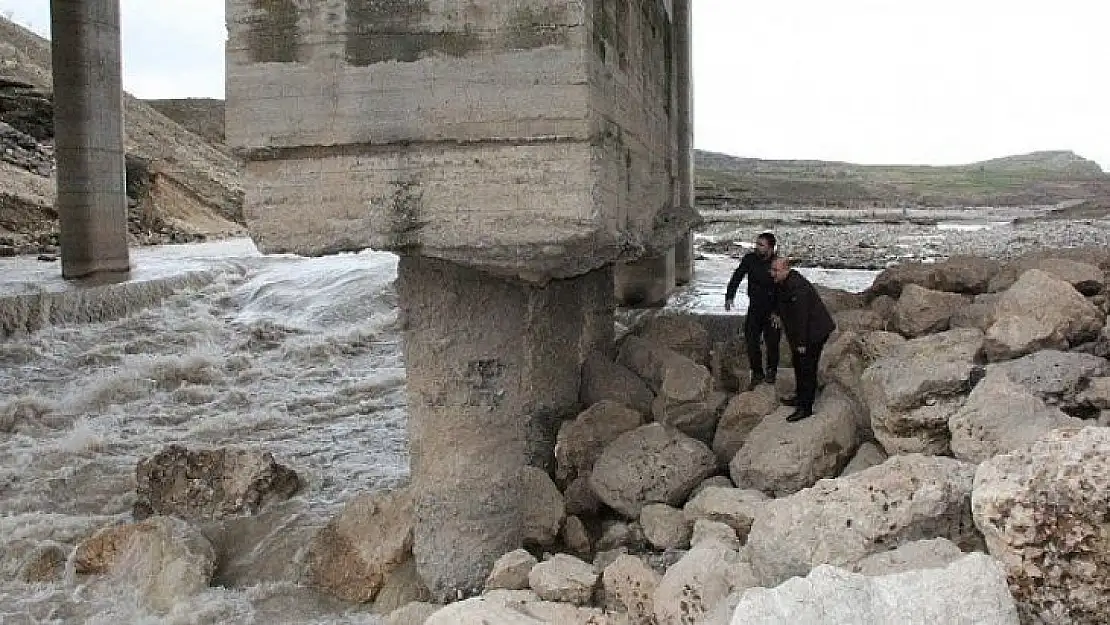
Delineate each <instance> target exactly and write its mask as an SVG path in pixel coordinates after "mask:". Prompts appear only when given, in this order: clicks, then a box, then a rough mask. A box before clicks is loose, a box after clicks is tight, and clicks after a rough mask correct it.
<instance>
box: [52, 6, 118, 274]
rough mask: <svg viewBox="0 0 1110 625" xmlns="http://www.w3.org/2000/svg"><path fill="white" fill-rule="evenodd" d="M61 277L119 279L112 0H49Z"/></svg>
mask: <svg viewBox="0 0 1110 625" xmlns="http://www.w3.org/2000/svg"><path fill="white" fill-rule="evenodd" d="M50 29H51V56H52V65H53V74H54V150H55V158H56V160H57V167H58V196H57V204H56V205H57V210H58V217H59V221H60V222H61V237H60V244H61V245H60V247H61V257H62V276H63V277H65V278H71V279H83V280H88V281H96V282H100V281H114V280H119V279H123V278H126V277H127V275H128V271H129V270H130V261H129V259H128V250H127V192H126V181H125V179H124V176H125V174H124V151H123V82H122V75H121V57H120V9H119V0H50Z"/></svg>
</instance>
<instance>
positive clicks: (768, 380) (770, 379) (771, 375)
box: [763, 371, 778, 384]
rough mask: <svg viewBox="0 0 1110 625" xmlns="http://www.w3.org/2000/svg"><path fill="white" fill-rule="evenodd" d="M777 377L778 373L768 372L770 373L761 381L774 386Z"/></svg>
mask: <svg viewBox="0 0 1110 625" xmlns="http://www.w3.org/2000/svg"><path fill="white" fill-rule="evenodd" d="M777 377H778V373H776V372H774V371H772V372H770V373H768V374H767V377H766V378H763V381H764V382H766V383H768V384H774V383H775V379H776V378H777Z"/></svg>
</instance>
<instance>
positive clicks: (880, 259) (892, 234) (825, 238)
mask: <svg viewBox="0 0 1110 625" xmlns="http://www.w3.org/2000/svg"><path fill="white" fill-rule="evenodd" d="M914 213H915V214H914V215H913V216H910V217H907V218H897V217H895V216H889V217H887V218H885V220H883V221H878V220H875V219H865V218H861V217H858V216H853V217H852V218H830V217H828V216H827V215H826V214H819V215H812V214H811V213H808V212H806V211H780V212H777V213H774V214H768V215H766V216H761V217H762V218H760V217H747V216H740V215H735V214H734V216H733V217H731V218H728V219H723V218H719V217H718V218H715V219H714V220H712V221H710V222H709V223H708V224H706V225H705V226H704V227H703V228H702V230H701V232H700V233H699V237H698V240H697V247H698V249H700V250H701V251H703V252H709V253H721V254H729V255H733V256H740V255H742V254H744V253H745V252H747V251H748V250H750V249H751V246H752V242H753V241H754V240H755V237H756V236H757V235H758V234H759V233H760V232H764V231H768V230H769V231H772V232H774V233H775V235H776V236H777V237H778V240H779V251H780V252H781V253H783V254H787V255H789V256H792V257H794V258H795V259H796V262H797V264H799V265H801V266H820V267H829V268H854V269H883V268H885V267H888V266H890V265H892V264H894V263H903V262H913V261H928V262H934V261H938V260H943V259H945V258H948V257H950V256H958V255H972V256H981V257H985V258H994V259H998V260H1008V259H1013V258H1017V257H1019V256H1021V255H1023V254H1026V253H1029V252H1032V251H1035V250H1040V249H1050V250H1051V249H1058V248H1076V247H1108V246H1110V211H1101V212H1096V213H1092V214H1090V215H1089V216H1087V217H1085V218H1080V219H1074V218H1073V219H1068V218H1066V217H1065V218H1060V217H1058V216H1056V215H1055V213H1054V212H1052V211H1048V210H1044V209H1028V210H1027V211H1013V210H1011V211H1006V212H1004V213H991V212H984V211H976V210H971V209H969V210H968V211H966V212H964V213H962V214H957V215H958V216H956V217H954V215H953V213H951V212H947V211H925V210H921V211H915V212H914ZM784 216H785V217H786V218H784Z"/></svg>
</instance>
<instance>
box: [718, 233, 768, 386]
mask: <svg viewBox="0 0 1110 625" xmlns="http://www.w3.org/2000/svg"><path fill="white" fill-rule="evenodd" d="M774 259H775V235H773V234H771V233H770V232H764V233H763V234H761V235H759V236H758V237H756V239H755V251H754V252H748V253H747V254H745V255H744V258H743V259H741V260H740V266H739V267H737V268H736V271H733V272H732V279H731V280H729V281H728V288H727V289H725V310H732V300H733V299H735V297H736V290H737V289H738V288H739V287H740V282H741V281H742V280H743V279H744V276H747V277H748V316H747V317H746V318H745V319H744V341H745V343H747V348H748V365H749V366H750V367H751V371H752V378H751V382H750V384H749V385H748V390H749V391H751V390H754V389H755V388H756V387H757V386H758V385H759V383H760V382H763V381H764V380H766V381H767V382H769V383H771V384H774V382H775V375H776V374H777V373H778V370H779V337H780V332H779V328H778V327H777V326H776V325H774V324H772V323H771V317H772V316H773V315H774V314H775V283H774V281H773V280H772V279H771V261H773V260H774ZM760 337H762V338H763V342H764V343H766V344H767V373H766V375H764V372H763V354H762V352H760V349H759V339H760Z"/></svg>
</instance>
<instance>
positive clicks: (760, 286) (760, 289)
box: [725, 232, 836, 422]
mask: <svg viewBox="0 0 1110 625" xmlns="http://www.w3.org/2000/svg"><path fill="white" fill-rule="evenodd" d="M775 244H776V241H775V235H773V234H771V233H770V232H764V233H762V234H760V235H759V236H758V237H756V241H755V251H753V252H749V253H748V254H745V255H744V258H743V259H741V261H740V266H739V267H737V268H736V270H735V271H734V272H733V273H732V278H731V279H730V280H729V282H728V288H727V289H726V290H725V310H732V303H733V300H734V298H735V297H736V290H737V289H738V288H739V287H740V282H741V281H743V279H744V277H745V276H747V278H748V301H749V304H748V316H747V318H746V319H745V320H744V339H745V343H746V344H747V350H748V364H749V366H750V368H751V372H752V373H751V380H750V383H749V385H748V390H749V391H751V390H755V388H756V387H758V386H759V384H760V383H762V382H768V383H772V384H773V383H774V382H775V377H776V374H777V372H778V365H779V339H780V329H784V330H785V331H786V338H787V340H788V341H789V343H790V350H791V361H792V362H793V364H794V378H795V380H796V387H795V388H796V390H795V394H794V395H795V397H794V400H793V401H792V402H790V401H787V402H784V403H786V404H787V405H791V404H792V405H794V406H795V410H794V412H793V413H792V414H791V415H790V416H788V417H787V418H786V420H787V421H791V422H794V421H801V420H802V419H805V418H806V417H809V416H812V415H813V402H814V400H815V399H816V397H817V365H818V362H819V361H820V360H821V352H822V350H824V348H825V343H826V342H827V341H828V340H829V335H830V334H832V331H833V330H834V329H835V328H836V323H835V322H834V321H833V318H832V315H831V314H829V310H828V308H826V307H825V303H824V302H822V301H821V296H820V295H819V294H818V293H817V289H816V288H815V287H814V286H813V284H812V283H810V281H809V280H806V279H805V277H804V276H802V275H801V274H800V273H798V272H797V271H794V270H793V269H791V268H790V262H789V261H788V260H787V259H785V258H782V257H780V256H777V255H776V254H775ZM761 338H762V339H763V342H764V343H766V346H767V368H766V370H764V368H763V353H762V351H761V350H760V339H761ZM764 371H766V373H765V372H764Z"/></svg>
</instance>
